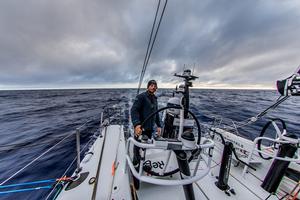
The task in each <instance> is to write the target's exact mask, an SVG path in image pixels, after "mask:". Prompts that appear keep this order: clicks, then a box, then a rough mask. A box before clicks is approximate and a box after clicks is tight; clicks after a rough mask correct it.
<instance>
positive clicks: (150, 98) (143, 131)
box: [131, 80, 161, 167]
mask: <svg viewBox="0 0 300 200" xmlns="http://www.w3.org/2000/svg"><path fill="white" fill-rule="evenodd" d="M156 90H157V83H156V81H155V80H150V81H149V82H148V84H147V91H145V92H143V93H141V94H139V95H137V96H136V98H135V100H134V103H133V105H132V108H131V120H132V124H133V127H134V135H135V139H138V137H139V136H140V135H147V136H148V138H151V137H152V133H153V132H154V128H155V124H156V126H157V128H156V131H157V134H158V135H160V134H161V123H160V119H159V114H158V113H157V114H156V115H154V116H153V117H152V118H151V119H149V120H148V121H146V122H145V123H144V125H143V127H141V124H142V123H143V122H144V120H145V119H146V118H147V117H148V116H150V115H151V114H152V113H154V112H155V111H157V109H158V106H157V97H156V96H155V94H154V93H155V92H156ZM139 149H140V148H139V147H137V146H134V156H133V163H134V165H136V167H138V164H139V161H140V154H139Z"/></svg>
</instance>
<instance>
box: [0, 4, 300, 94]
mask: <svg viewBox="0 0 300 200" xmlns="http://www.w3.org/2000/svg"><path fill="white" fill-rule="evenodd" d="M162 2H164V1H162ZM157 3H158V1H157V0H105V1H104V0H26V1H24V0H2V1H0V89H15V88H88V87H137V84H138V78H139V75H140V72H141V67H142V63H143V59H144V56H145V53H146V47H147V42H148V38H149V35H150V31H151V26H152V22H153V19H154V14H155V9H156V6H157ZM299 37H300V1H299V0H243V1H241V0H169V2H168V5H167V8H166V12H165V16H164V18H163V21H162V24H161V28H160V30H159V33H158V37H157V41H156V43H155V45H154V49H153V53H152V56H151V58H150V61H149V66H148V68H147V71H146V75H145V82H147V80H149V79H150V78H151V79H152V78H153V79H157V80H158V83H159V86H161V87H173V86H174V84H175V83H176V81H177V79H176V78H173V77H172V74H174V73H175V72H177V73H179V72H181V71H182V69H183V67H184V65H185V66H186V68H187V67H190V68H193V66H195V69H194V74H195V75H198V76H199V77H200V78H199V80H197V81H195V83H194V85H195V86H197V87H213V88H217V87H221V88H222V87H244V88H248V87H250V88H251V87H254V88H272V87H274V85H275V81H276V80H277V79H282V78H285V77H287V76H289V75H290V74H291V73H293V72H294V71H295V69H296V68H297V66H298V65H299V64H300V39H299ZM144 85H145V84H144ZM144 85H143V86H144Z"/></svg>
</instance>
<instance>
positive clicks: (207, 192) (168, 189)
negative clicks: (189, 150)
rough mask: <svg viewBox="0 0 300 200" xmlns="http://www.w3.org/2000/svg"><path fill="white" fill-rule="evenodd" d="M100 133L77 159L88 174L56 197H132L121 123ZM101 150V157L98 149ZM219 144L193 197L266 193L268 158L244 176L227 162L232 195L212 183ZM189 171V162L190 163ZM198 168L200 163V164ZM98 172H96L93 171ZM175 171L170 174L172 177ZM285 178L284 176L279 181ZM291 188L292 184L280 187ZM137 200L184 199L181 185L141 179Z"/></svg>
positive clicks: (68, 199)
mask: <svg viewBox="0 0 300 200" xmlns="http://www.w3.org/2000/svg"><path fill="white" fill-rule="evenodd" d="M102 134H103V137H99V138H98V139H97V140H96V141H95V143H94V145H93V146H92V148H91V149H90V150H89V152H93V155H92V156H91V157H90V159H86V158H85V159H84V161H83V162H82V163H81V167H82V171H81V173H84V172H89V175H88V177H87V178H86V179H85V180H84V181H83V182H82V183H81V184H79V185H78V186H77V187H76V188H74V189H71V190H68V191H65V189H63V191H62V192H61V193H60V195H59V196H58V198H57V199H59V200H84V199H93V200H94V199H96V200H108V199H114V200H119V199H120V200H122V199H124V200H127V199H132V195H131V191H130V183H129V176H128V174H130V173H126V172H125V165H126V162H125V138H124V134H123V127H122V126H109V127H107V130H106V131H103V132H102ZM102 150H103V153H102V157H101V151H102ZM222 150H223V146H222V145H221V144H219V143H216V146H215V148H214V153H213V162H212V168H211V170H210V173H209V175H207V176H205V177H204V178H203V179H201V180H199V181H198V182H196V183H193V188H194V192H195V198H196V199H198V200H200V199H210V200H219V199H225V200H226V199H228V200H229V199H237V200H239V199H240V200H248V199H249V200H256V199H258V200H262V199H266V198H267V197H268V195H269V193H268V192H266V191H264V190H263V189H262V188H261V187H260V185H261V183H262V180H263V179H264V176H265V174H266V173H267V170H268V167H269V165H270V164H271V161H265V160H262V162H261V163H260V164H255V165H254V166H255V167H256V168H257V169H258V170H257V171H253V170H249V173H247V174H246V176H245V177H242V170H243V165H241V164H240V165H239V166H237V167H235V166H234V164H235V163H234V162H233V163H232V165H231V171H230V177H229V183H228V184H229V186H230V187H231V188H233V189H234V191H235V193H236V194H235V195H233V194H231V195H230V196H228V195H227V194H225V192H223V191H221V190H220V189H218V188H217V187H216V186H215V182H216V181H217V179H216V176H218V173H219V167H220V160H221V153H222ZM114 163H115V166H116V168H115V174H112V167H113V164H114ZM190 168H191V170H192V172H193V163H191V166H190ZM200 168H201V165H200ZM97 173H98V174H97ZM93 177H94V178H96V177H98V179H97V180H98V182H97V184H96V183H93V184H89V183H88V182H89V180H90V179H91V178H93ZM174 177H176V175H174V176H173V178H174ZM286 181H288V180H287V179H286V178H284V179H283V181H282V182H286ZM283 189H284V190H291V189H292V188H283ZM137 196H138V199H140V200H150V199H151V200H160V199H161V200H165V199H170V200H171V199H172V200H176V199H178V200H182V199H185V196H184V191H183V188H182V186H161V185H153V184H149V183H144V182H142V183H141V185H140V189H139V190H138V191H137ZM269 199H271V200H276V199H277V197H275V196H271V197H270V198H269Z"/></svg>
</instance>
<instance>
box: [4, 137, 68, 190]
mask: <svg viewBox="0 0 300 200" xmlns="http://www.w3.org/2000/svg"><path fill="white" fill-rule="evenodd" d="M71 135H73V134H70V135H67V136H66V137H64V138H63V139H62V140H61V141H59V142H58V143H56V144H55V145H54V146H52V147H51V148H49V149H48V150H47V151H45V152H44V153H42V154H41V155H39V156H38V157H37V158H35V159H34V160H32V161H31V162H30V163H28V164H27V165H25V166H24V167H23V168H22V169H20V170H18V171H17V172H15V173H14V174H13V175H11V176H10V177H9V178H7V179H6V180H5V181H3V182H2V183H1V184H0V185H3V184H4V183H6V182H7V181H9V180H10V179H12V178H13V177H15V176H16V175H18V174H19V173H20V172H22V171H23V170H24V169H26V168H27V167H29V166H30V165H32V164H33V163H34V162H36V161H37V160H38V159H40V158H41V157H43V156H44V155H45V154H47V153H48V152H49V151H51V150H52V149H53V148H55V147H56V146H58V145H59V144H60V143H62V142H63V141H64V140H65V139H67V138H68V137H70V136H71Z"/></svg>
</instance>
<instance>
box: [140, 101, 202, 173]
mask: <svg viewBox="0 0 300 200" xmlns="http://www.w3.org/2000/svg"><path fill="white" fill-rule="evenodd" d="M169 108H174V109H182V108H181V107H180V106H167V107H164V108H161V109H158V110H157V111H155V112H153V113H151V114H150V115H149V116H148V117H147V118H146V119H145V120H144V121H143V122H142V123H141V127H143V126H144V124H145V123H146V122H147V121H148V120H150V119H151V118H152V117H153V116H154V115H156V114H157V113H159V112H161V111H163V110H166V109H169ZM188 113H189V114H191V116H192V117H193V119H194V120H195V121H196V125H197V128H198V139H197V144H198V145H199V144H200V142H201V127H200V123H199V121H198V119H197V118H196V116H195V115H194V113H192V112H191V111H188ZM198 153H199V149H195V150H193V151H192V153H191V156H190V158H189V159H188V162H191V161H192V160H193V158H194V156H195V155H197V154H198ZM178 171H179V168H177V169H174V170H172V171H169V172H165V173H164V174H162V175H161V174H159V173H157V172H154V171H152V170H147V173H149V174H151V175H152V176H170V175H172V174H175V173H177V172H178Z"/></svg>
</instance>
